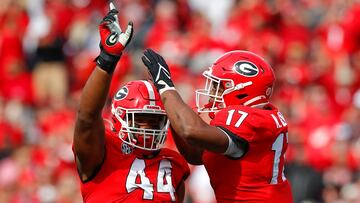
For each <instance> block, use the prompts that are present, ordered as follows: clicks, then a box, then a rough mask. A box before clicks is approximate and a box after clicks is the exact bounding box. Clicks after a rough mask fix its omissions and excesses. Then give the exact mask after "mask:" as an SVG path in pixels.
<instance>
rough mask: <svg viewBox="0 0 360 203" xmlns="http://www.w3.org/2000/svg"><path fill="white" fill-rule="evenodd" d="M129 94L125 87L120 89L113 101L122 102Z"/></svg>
mask: <svg viewBox="0 0 360 203" xmlns="http://www.w3.org/2000/svg"><path fill="white" fill-rule="evenodd" d="M128 93H129V90H128V88H127V87H122V88H121V89H120V90H119V91H118V92H117V93H116V94H115V96H114V99H115V100H122V99H124V98H125V97H126V96H127V95H128Z"/></svg>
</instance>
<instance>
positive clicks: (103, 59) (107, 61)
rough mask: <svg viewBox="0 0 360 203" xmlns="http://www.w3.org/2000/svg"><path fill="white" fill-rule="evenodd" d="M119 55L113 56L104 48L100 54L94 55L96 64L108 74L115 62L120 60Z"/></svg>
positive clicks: (110, 72) (112, 70) (113, 68)
mask: <svg viewBox="0 0 360 203" xmlns="http://www.w3.org/2000/svg"><path fill="white" fill-rule="evenodd" d="M120 57H121V55H120V56H115V55H111V54H108V53H106V52H105V51H104V50H101V52H100V55H99V56H98V57H96V59H95V61H96V64H97V65H98V66H99V67H100V68H101V69H103V70H104V71H106V72H107V73H108V74H112V73H113V72H114V70H115V67H116V64H117V63H118V61H119V60H120Z"/></svg>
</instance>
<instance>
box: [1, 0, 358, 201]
mask: <svg viewBox="0 0 360 203" xmlns="http://www.w3.org/2000/svg"><path fill="white" fill-rule="evenodd" d="M115 3H116V6H117V8H118V9H119V10H120V14H119V17H120V23H121V25H122V27H123V28H125V26H126V24H127V22H128V21H129V20H132V21H133V22H134V27H135V35H134V38H133V40H132V42H131V43H130V45H129V47H128V48H127V51H126V52H125V53H124V54H123V56H122V59H121V61H120V63H119V67H118V68H117V69H116V72H115V75H114V79H113V83H112V86H111V95H110V96H112V95H113V93H114V91H116V90H117V89H118V88H119V87H120V86H121V84H124V83H125V82H127V81H129V80H132V79H142V78H146V72H145V68H144V67H143V65H142V62H141V60H140V56H141V55H142V51H143V50H144V48H147V47H151V48H153V49H155V50H157V51H159V52H160V53H161V54H162V55H163V56H164V57H165V58H166V60H167V62H168V64H169V65H170V67H171V72H172V74H173V78H174V81H175V85H176V87H177V89H178V90H179V91H180V92H181V95H182V97H183V99H185V100H186V101H187V102H188V104H189V105H191V106H194V98H195V97H194V90H195V89H197V88H199V87H202V86H203V84H204V81H205V80H204V79H203V78H202V77H201V72H202V71H204V70H205V69H206V68H207V67H209V65H210V64H211V62H212V61H214V60H215V59H216V58H217V57H219V56H220V55H221V54H222V53H224V52H226V51H229V50H233V49H245V50H250V51H253V52H255V53H258V54H260V55H262V56H264V57H265V58H266V59H267V60H268V61H269V62H270V63H271V64H272V66H273V68H274V70H275V72H276V76H277V81H276V87H275V93H274V95H273V97H272V101H273V103H274V104H275V105H277V106H278V107H279V109H280V110H281V111H282V112H283V114H284V116H285V118H287V122H288V124H289V129H290V133H289V149H288V152H287V154H286V158H287V169H286V171H285V172H286V174H287V177H288V179H289V180H290V181H291V183H292V189H293V194H294V198H295V201H296V203H300V202H303V203H305V202H307V203H310V202H314V203H315V202H324V203H359V202H360V173H359V169H360V138H359V137H360V79H359V77H360V2H359V1H356V0H267V1H265V0H222V1H217V0H177V1H175V0H152V1H151V0H117V1H116V2H115ZM107 10H108V4H107V1H106V0H1V4H0V202H1V203H8V202H9V203H32V202H34V203H52V202H55V203H77V202H82V200H81V196H80V192H79V184H78V177H77V173H76V170H75V166H74V163H73V154H72V151H71V145H72V133H73V127H74V118H75V115H76V105H77V103H78V100H79V95H80V93H81V89H82V87H83V86H84V83H85V81H86V79H87V78H88V76H89V74H90V73H91V71H92V69H93V68H94V66H95V64H94V62H93V60H94V58H95V57H96V56H97V55H98V53H99V48H98V43H99V34H98V31H97V26H98V24H99V22H100V21H101V19H102V17H103V15H104V14H105V13H106V12H107ZM109 103H110V100H109ZM108 114H109V111H108V109H107V108H106V109H105V111H104V115H105V116H107V115H108ZM167 145H168V147H171V148H174V144H173V143H172V141H171V137H170V138H169V139H168V142H167ZM186 202H187V203H191V202H195V203H212V202H214V199H213V194H212V190H211V188H209V185H208V180H207V176H206V173H205V172H204V169H203V168H201V167H192V175H191V176H190V178H189V180H188V181H187V194H186Z"/></svg>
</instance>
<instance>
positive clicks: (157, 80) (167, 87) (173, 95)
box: [142, 49, 229, 158]
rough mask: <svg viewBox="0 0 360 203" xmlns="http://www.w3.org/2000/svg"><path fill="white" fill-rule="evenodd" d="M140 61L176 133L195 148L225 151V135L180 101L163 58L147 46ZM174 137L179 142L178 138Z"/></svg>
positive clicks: (227, 143)
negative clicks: (148, 74) (147, 72)
mask: <svg viewBox="0 0 360 203" xmlns="http://www.w3.org/2000/svg"><path fill="white" fill-rule="evenodd" d="M142 60H143V63H144V64H145V66H146V67H147V68H148V70H149V73H150V75H151V77H152V79H153V81H154V84H155V86H156V88H157V89H158V90H159V92H160V94H161V99H162V101H163V103H164V106H165V109H166V113H167V116H168V118H169V120H170V123H171V126H172V128H173V129H174V131H175V132H176V134H177V135H178V136H179V137H181V138H182V139H183V140H184V141H186V143H188V144H190V145H192V146H194V147H196V148H199V149H206V150H209V151H212V152H217V153H225V152H226V151H227V150H228V146H229V138H228V136H227V135H226V134H225V133H224V132H223V131H221V130H220V129H218V128H217V127H214V126H211V125H209V124H207V123H205V122H204V121H203V120H202V119H201V118H200V117H199V116H198V115H197V114H196V113H195V112H194V111H193V110H192V109H191V108H190V107H189V106H188V105H186V104H185V103H184V101H183V100H182V98H181V97H180V95H179V94H178V92H177V91H176V90H175V88H174V84H173V82H172V81H171V76H170V72H169V68H168V66H167V64H166V62H165V60H164V59H163V58H162V57H161V56H160V55H159V54H157V53H156V52H154V51H153V50H151V49H147V50H146V51H145V52H144V56H143V57H142ZM174 139H175V141H178V142H179V141H180V142H181V140H180V139H176V138H174ZM180 144H181V143H180ZM182 150H186V148H182V149H179V151H180V152H181V151H182ZM187 153H190V151H188V152H187ZM185 158H186V156H185Z"/></svg>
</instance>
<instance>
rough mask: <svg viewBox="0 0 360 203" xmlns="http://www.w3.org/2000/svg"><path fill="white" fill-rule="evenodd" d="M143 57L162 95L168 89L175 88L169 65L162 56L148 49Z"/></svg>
mask: <svg viewBox="0 0 360 203" xmlns="http://www.w3.org/2000/svg"><path fill="white" fill-rule="evenodd" d="M141 59H142V61H143V63H144V64H145V66H146V67H147V69H148V71H149V73H150V75H151V78H152V80H153V82H154V84H155V87H156V88H157V90H158V91H159V93H160V95H161V94H162V93H163V92H165V91H167V90H175V87H174V83H173V82H172V80H171V76H170V71H169V67H168V65H167V64H166V62H165V60H164V58H163V57H162V56H160V55H159V54H158V53H156V52H155V51H153V50H151V49H146V50H145V51H144V56H142V57H141Z"/></svg>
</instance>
